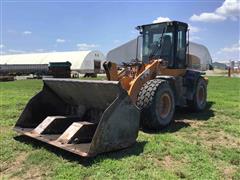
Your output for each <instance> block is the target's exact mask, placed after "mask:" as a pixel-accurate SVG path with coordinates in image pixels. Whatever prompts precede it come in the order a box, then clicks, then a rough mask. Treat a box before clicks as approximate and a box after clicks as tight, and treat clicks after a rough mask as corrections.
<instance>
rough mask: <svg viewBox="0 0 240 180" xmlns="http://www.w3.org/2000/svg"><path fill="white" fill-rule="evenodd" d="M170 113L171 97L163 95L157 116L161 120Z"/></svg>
mask: <svg viewBox="0 0 240 180" xmlns="http://www.w3.org/2000/svg"><path fill="white" fill-rule="evenodd" d="M170 111H171V97H170V96H169V94H168V93H164V94H163V95H162V96H161V98H160V108H159V114H160V117H161V118H162V119H164V118H166V117H167V116H168V115H169V113H170Z"/></svg>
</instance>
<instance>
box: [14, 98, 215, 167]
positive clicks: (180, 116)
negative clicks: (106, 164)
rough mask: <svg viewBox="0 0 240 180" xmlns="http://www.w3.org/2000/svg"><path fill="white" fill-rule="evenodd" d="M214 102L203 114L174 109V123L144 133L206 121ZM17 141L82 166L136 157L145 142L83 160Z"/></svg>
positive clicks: (25, 140)
mask: <svg viewBox="0 0 240 180" xmlns="http://www.w3.org/2000/svg"><path fill="white" fill-rule="evenodd" d="M213 104H214V102H208V104H207V107H206V110H205V111H203V112H198V113H195V112H191V111H190V110H189V109H188V108H179V109H176V113H175V116H174V119H175V120H176V121H175V122H173V123H171V124H170V125H169V126H168V127H166V128H164V129H161V130H160V131H144V132H145V133H151V134H156V133H169V132H170V133H173V132H176V131H179V130H180V129H182V128H186V127H188V126H190V124H189V123H188V122H186V121H184V120H197V121H206V120H208V119H210V118H211V117H213V116H214V111H213V110H212V109H211V107H212V105H213ZM14 139H15V140H17V141H20V142H23V143H25V144H31V145H32V146H33V147H34V148H41V147H44V148H46V149H47V150H49V151H51V152H53V153H55V154H56V155H57V156H60V157H63V158H64V159H67V160H69V161H74V162H78V163H80V164H82V165H83V166H91V165H92V164H95V163H98V162H101V161H103V160H104V159H121V158H125V157H129V156H138V155H140V154H141V153H142V152H143V149H144V146H145V144H146V143H147V141H140V142H137V143H136V144H135V145H133V146H131V147H130V148H127V149H122V150H119V151H115V152H109V153H103V154H101V155H98V156H96V157H93V158H83V157H80V156H78V155H75V154H73V153H70V152H68V151H65V150H62V149H59V148H56V147H54V146H51V145H49V144H46V143H44V142H40V141H38V140H35V139H33V138H30V137H27V136H17V137H15V138H14Z"/></svg>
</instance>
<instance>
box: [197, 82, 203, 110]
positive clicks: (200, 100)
mask: <svg viewBox="0 0 240 180" xmlns="http://www.w3.org/2000/svg"><path fill="white" fill-rule="evenodd" d="M197 98H198V103H199V105H202V104H204V102H205V91H204V87H203V86H200V87H199V90H198V93H197Z"/></svg>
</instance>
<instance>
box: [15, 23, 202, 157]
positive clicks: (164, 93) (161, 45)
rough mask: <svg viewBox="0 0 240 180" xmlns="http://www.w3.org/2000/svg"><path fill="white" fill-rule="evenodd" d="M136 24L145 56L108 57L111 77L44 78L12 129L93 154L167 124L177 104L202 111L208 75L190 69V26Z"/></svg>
mask: <svg viewBox="0 0 240 180" xmlns="http://www.w3.org/2000/svg"><path fill="white" fill-rule="evenodd" d="M137 29H138V30H139V31H140V34H142V37H143V46H142V47H143V48H142V60H141V61H139V60H138V59H135V60H133V61H132V62H131V63H124V64H123V66H122V70H119V67H118V66H117V65H116V64H115V63H112V62H105V63H104V65H103V66H104V69H105V71H106V75H107V79H108V80H107V81H92V80H91V81H88V80H73V79H72V80H71V79H44V80H43V83H44V86H43V89H42V91H41V92H39V93H38V94H37V95H36V96H34V97H33V98H32V99H31V100H30V101H29V102H28V104H27V105H26V107H25V109H24V111H23V112H22V114H21V116H20V118H19V119H18V121H17V123H16V125H15V128H14V129H15V130H16V131H17V132H19V133H21V134H24V135H26V136H29V137H32V138H34V139H37V140H40V141H43V142H46V143H48V144H51V145H53V146H56V147H59V148H61V149H64V150H67V151H70V152H72V153H75V154H77V155H80V156H85V157H89V156H95V155H97V154H99V153H103V152H108V151H114V150H118V149H122V148H126V147H129V146H130V145H132V144H134V143H135V142H136V138H137V136H138V131H139V128H143V129H151V130H159V129H161V128H163V127H166V126H167V125H169V124H170V123H171V121H172V119H173V115H174V111H175V107H176V106H180V107H185V106H189V107H191V108H192V109H194V110H195V111H201V110H203V109H204V108H205V106H206V98H207V79H206V78H204V77H203V76H202V73H201V72H199V71H194V70H190V69H188V68H187V66H188V56H187V47H188V40H187V34H188V33H187V31H188V25H187V24H186V23H182V22H178V21H171V22H163V23H157V24H148V25H142V26H138V27H137Z"/></svg>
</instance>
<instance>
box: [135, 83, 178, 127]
mask: <svg viewBox="0 0 240 180" xmlns="http://www.w3.org/2000/svg"><path fill="white" fill-rule="evenodd" d="M136 105H137V106H138V107H139V108H140V109H141V121H140V122H141V127H142V128H143V129H149V130H159V129H161V128H163V127H166V126H167V125H169V124H170V123H171V121H172V119H173V115H174V111H175V100H174V95H173V91H172V88H171V87H170V85H169V83H168V81H166V80H162V79H153V80H150V81H148V82H146V83H145V84H144V86H143V87H142V88H141V90H140V93H139V94H138V98H137V103H136Z"/></svg>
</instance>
